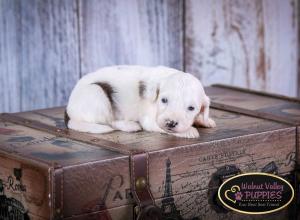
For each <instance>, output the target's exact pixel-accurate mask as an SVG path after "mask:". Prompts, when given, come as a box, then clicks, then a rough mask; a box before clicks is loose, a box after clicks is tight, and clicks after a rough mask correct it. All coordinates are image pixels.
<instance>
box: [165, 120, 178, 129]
mask: <svg viewBox="0 0 300 220" xmlns="http://www.w3.org/2000/svg"><path fill="white" fill-rule="evenodd" d="M177 125H178V122H176V121H173V120H167V122H166V126H167V127H168V128H175V127H176V126H177Z"/></svg>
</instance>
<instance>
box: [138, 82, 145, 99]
mask: <svg viewBox="0 0 300 220" xmlns="http://www.w3.org/2000/svg"><path fill="white" fill-rule="evenodd" d="M145 91H146V85H145V82H144V81H139V95H140V98H145V96H144V94H145Z"/></svg>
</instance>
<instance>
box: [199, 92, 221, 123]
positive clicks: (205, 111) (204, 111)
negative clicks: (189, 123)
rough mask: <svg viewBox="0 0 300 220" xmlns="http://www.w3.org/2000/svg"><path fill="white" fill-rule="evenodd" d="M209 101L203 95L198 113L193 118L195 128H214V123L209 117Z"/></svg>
mask: <svg viewBox="0 0 300 220" xmlns="http://www.w3.org/2000/svg"><path fill="white" fill-rule="evenodd" d="M209 106H210V99H209V98H208V97H207V96H206V95H205V96H204V102H203V103H202V105H201V108H200V112H199V113H198V115H197V116H196V118H195V121H194V125H195V126H196V127H206V128H214V127H216V123H215V121H214V120H212V119H211V118H210V117H209Z"/></svg>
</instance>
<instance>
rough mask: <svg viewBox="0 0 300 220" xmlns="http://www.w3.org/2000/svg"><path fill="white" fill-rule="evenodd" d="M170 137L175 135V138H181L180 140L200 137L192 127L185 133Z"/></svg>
mask: <svg viewBox="0 0 300 220" xmlns="http://www.w3.org/2000/svg"><path fill="white" fill-rule="evenodd" d="M172 135H175V136H177V137H182V138H198V137H200V135H199V132H198V130H197V129H196V128H194V127H191V128H190V129H189V130H187V131H186V132H182V133H172Z"/></svg>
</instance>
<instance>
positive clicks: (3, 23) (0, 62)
mask: <svg viewBox="0 0 300 220" xmlns="http://www.w3.org/2000/svg"><path fill="white" fill-rule="evenodd" d="M19 3H20V2H19V1H14V0H13V1H10V0H1V1H0V97H1V99H0V112H3V111H6V112H13V111H19V110H20V109H21V97H20V96H21V89H20V86H21V77H20V75H19V73H20V72H19V71H20V65H21V60H20V59H19V58H20V57H19V56H16V54H18V52H19V50H20V47H21V42H20V38H18V36H17V35H18V31H19V30H20V29H21V24H20V18H21V14H20V4H19Z"/></svg>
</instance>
